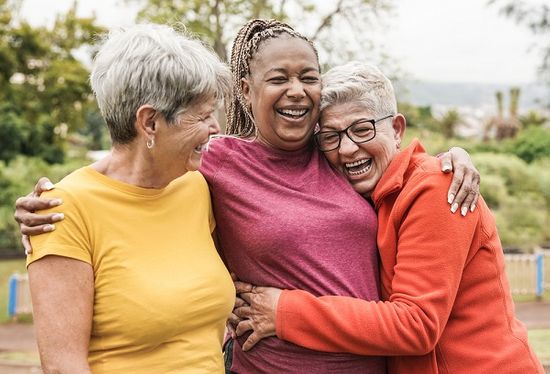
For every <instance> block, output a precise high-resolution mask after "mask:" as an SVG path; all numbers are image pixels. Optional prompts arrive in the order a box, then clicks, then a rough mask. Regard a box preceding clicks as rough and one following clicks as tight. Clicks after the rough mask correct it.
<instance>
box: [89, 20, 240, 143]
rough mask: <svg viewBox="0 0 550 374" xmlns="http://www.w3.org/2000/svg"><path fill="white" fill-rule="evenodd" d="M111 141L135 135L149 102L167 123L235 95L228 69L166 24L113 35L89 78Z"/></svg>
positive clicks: (103, 43) (199, 44)
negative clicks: (138, 116) (139, 116)
mask: <svg viewBox="0 0 550 374" xmlns="http://www.w3.org/2000/svg"><path fill="white" fill-rule="evenodd" d="M90 81H91V85H92V89H93V91H94V94H95V96H96V98H97V102H98V105H99V109H100V110H101V114H102V115H103V118H104V119H105V121H106V122H107V125H108V127H109V131H110V133H111V139H112V141H113V143H119V144H124V143H129V142H131V141H132V140H133V139H134V138H135V136H136V134H137V133H136V130H135V127H134V125H135V120H136V112H137V110H138V108H139V107H140V106H142V105H145V104H149V105H151V106H152V107H154V108H155V109H156V110H158V111H159V112H160V113H161V114H162V115H163V116H164V117H165V118H166V120H167V122H168V123H174V120H175V118H176V116H177V115H179V114H180V113H182V112H184V111H185V110H187V109H188V108H189V107H190V106H193V105H196V104H201V103H203V102H205V101H206V100H209V99H211V98H216V99H217V100H218V101H220V100H221V99H223V98H224V97H227V96H228V95H229V94H230V92H231V73H230V70H229V68H228V67H227V66H226V65H225V64H223V63H222V62H221V61H220V59H219V58H218V57H217V56H216V55H215V54H214V53H213V52H212V51H211V50H209V49H208V48H207V47H205V46H204V45H203V44H202V43H201V42H200V41H198V40H195V39H193V38H191V37H190V36H187V35H185V34H182V33H179V32H176V31H175V30H174V29H173V28H171V27H169V26H164V25H153V24H141V25H135V26H131V27H128V28H121V29H117V30H113V31H111V32H110V33H109V34H108V35H107V36H106V37H105V38H104V39H103V42H102V44H101V46H100V49H99V52H98V53H97V54H96V56H95V58H94V62H93V67H92V72H91V74H90Z"/></svg>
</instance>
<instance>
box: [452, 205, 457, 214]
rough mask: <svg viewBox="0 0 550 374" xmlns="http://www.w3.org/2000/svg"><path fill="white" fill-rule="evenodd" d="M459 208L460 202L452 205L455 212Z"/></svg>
mask: <svg viewBox="0 0 550 374" xmlns="http://www.w3.org/2000/svg"><path fill="white" fill-rule="evenodd" d="M457 209H458V204H457V203H454V204H453V206H451V212H452V213H454V212H456V210H457Z"/></svg>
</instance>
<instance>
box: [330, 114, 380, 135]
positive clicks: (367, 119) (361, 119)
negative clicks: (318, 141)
mask: <svg viewBox="0 0 550 374" xmlns="http://www.w3.org/2000/svg"><path fill="white" fill-rule="evenodd" d="M370 120H371V119H369V118H366V117H361V118H358V119H356V120H355V121H353V122H351V123H350V124H348V125H347V126H346V127H350V126H353V125H356V124H358V123H359V122H361V121H365V122H368V121H370ZM327 127H328V129H326V130H324V129H323V128H327ZM323 131H341V130H337V129H336V128H335V127H334V126H333V125H332V124H328V125H323V126H322V128H321V132H323Z"/></svg>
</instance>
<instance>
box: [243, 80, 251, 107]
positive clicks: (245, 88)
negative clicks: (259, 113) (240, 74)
mask: <svg viewBox="0 0 550 374" xmlns="http://www.w3.org/2000/svg"><path fill="white" fill-rule="evenodd" d="M241 91H242V93H243V96H244V98H245V100H246V104H247V105H250V101H251V100H250V82H249V80H248V79H247V78H241Z"/></svg>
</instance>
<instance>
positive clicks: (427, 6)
mask: <svg viewBox="0 0 550 374" xmlns="http://www.w3.org/2000/svg"><path fill="white" fill-rule="evenodd" d="M325 1H326V2H327V3H328V1H329V0H325ZM325 1H323V2H322V4H326V3H325ZM529 1H531V2H533V3H541V1H544V0H529ZM72 2H73V0H55V1H51V0H50V1H44V0H24V3H23V7H22V9H21V12H22V15H23V16H24V17H25V18H26V19H28V20H29V21H30V22H31V23H33V24H43V23H46V22H51V21H52V20H53V18H54V16H55V14H56V13H57V12H60V11H65V10H66V9H67V8H68V7H69V6H70V5H71V4H72ZM486 2H487V0H414V1H412V0H395V1H394V3H395V5H396V8H395V9H394V11H393V15H392V17H390V18H389V19H388V20H387V21H385V22H384V23H385V24H386V31H385V32H384V33H382V34H383V35H381V36H380V38H382V39H381V40H380V41H379V42H380V43H383V44H384V46H385V50H386V51H387V52H388V53H389V54H390V55H391V56H393V57H395V58H397V59H399V64H400V66H401V67H402V69H403V70H404V71H406V72H407V73H408V75H409V76H410V77H412V78H415V79H419V80H428V81H439V82H482V83H506V84H517V83H527V82H532V81H535V80H536V67H537V65H538V63H539V61H540V56H539V55H537V53H536V51H531V52H529V47H530V46H531V45H532V44H533V43H534V42H536V41H537V39H536V38H535V37H534V36H533V35H532V34H531V33H530V32H529V31H528V30H527V29H526V28H524V27H521V26H516V25H515V24H514V22H513V21H512V20H510V19H507V18H505V17H503V16H501V15H499V14H498V9H497V8H496V7H494V6H492V7H487V6H486V5H485V4H486ZM136 9H137V8H136V6H135V5H132V6H129V5H128V4H127V3H126V2H124V1H121V0H93V1H80V2H79V14H80V15H82V16H86V15H90V14H92V12H95V14H96V16H97V18H98V21H99V23H101V24H104V25H106V26H120V25H129V24H132V23H133V21H134V17H135V13H136ZM539 40H540V39H539Z"/></svg>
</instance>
